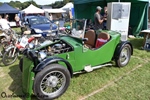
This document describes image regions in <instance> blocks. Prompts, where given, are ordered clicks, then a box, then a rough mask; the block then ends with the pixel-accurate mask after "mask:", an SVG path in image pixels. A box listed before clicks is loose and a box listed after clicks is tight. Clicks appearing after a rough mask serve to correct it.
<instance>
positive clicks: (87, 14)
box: [74, 0, 149, 35]
mask: <svg viewBox="0 0 150 100" xmlns="http://www.w3.org/2000/svg"><path fill="white" fill-rule="evenodd" d="M108 2H118V0H74V9H75V18H87V19H92V20H93V17H94V13H95V11H96V6H101V7H103V8H104V7H105V6H107V3H108ZM120 2H131V11H130V21H129V26H130V27H131V28H132V30H133V32H132V33H133V34H134V35H138V34H139V33H140V31H141V30H143V29H147V25H148V24H147V23H148V7H149V0H120Z"/></svg>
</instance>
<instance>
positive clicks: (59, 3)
mask: <svg viewBox="0 0 150 100" xmlns="http://www.w3.org/2000/svg"><path fill="white" fill-rule="evenodd" d="M68 2H73V0H63V1H56V2H55V3H52V4H48V5H49V6H52V7H53V8H60V7H63V6H64V5H65V4H66V3H68ZM7 3H8V4H9V5H10V6H12V7H14V8H18V9H20V10H22V9H25V8H27V7H28V6H29V5H30V4H33V5H34V6H37V7H40V6H41V5H38V4H36V2H35V1H34V0H29V1H26V2H23V3H22V2H20V1H10V2H7ZM2 4H3V3H2V2H0V5H2Z"/></svg>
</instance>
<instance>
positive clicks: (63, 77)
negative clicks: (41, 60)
mask: <svg viewBox="0 0 150 100" xmlns="http://www.w3.org/2000/svg"><path fill="white" fill-rule="evenodd" d="M69 84H70V73H69V71H68V69H67V68H65V67H63V66H61V65H59V64H51V65H48V66H47V67H45V68H44V69H43V70H42V71H40V72H38V73H37V75H36V76H35V80H34V94H35V95H36V96H37V98H39V99H42V100H52V99H55V98H57V97H59V96H61V95H62V94H63V93H64V92H65V91H66V90H67V88H68V86H69Z"/></svg>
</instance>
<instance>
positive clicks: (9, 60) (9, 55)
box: [2, 48, 19, 66]
mask: <svg viewBox="0 0 150 100" xmlns="http://www.w3.org/2000/svg"><path fill="white" fill-rule="evenodd" d="M14 50H15V48H11V49H9V50H7V51H6V52H5V53H4V55H3V58H2V62H3V64H4V65H5V66H7V65H10V64H13V63H14V62H15V61H16V60H17V57H18V54H19V53H18V52H17V51H15V52H14ZM13 52H14V54H13Z"/></svg>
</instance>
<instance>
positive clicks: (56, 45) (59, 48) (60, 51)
mask: <svg viewBox="0 0 150 100" xmlns="http://www.w3.org/2000/svg"><path fill="white" fill-rule="evenodd" d="M86 22H87V20H72V21H71V23H72V27H73V28H72V30H68V34H67V35H61V36H60V38H59V39H57V40H54V42H53V43H49V44H47V43H45V44H41V46H39V47H38V48H36V49H34V50H25V51H24V56H23V57H22V58H21V60H20V63H19V67H20V69H21V71H22V87H23V91H24V93H25V94H27V96H28V97H27V98H26V99H28V100H30V99H31V98H30V96H31V95H32V94H34V95H35V96H37V98H39V99H42V100H50V99H55V98H58V97H59V96H61V95H62V94H63V93H64V92H65V91H66V90H67V88H68V86H69V83H70V79H71V77H73V75H74V74H78V73H82V72H91V71H93V70H94V69H97V68H101V67H104V66H110V65H112V61H115V62H116V66H118V67H123V66H126V65H127V64H128V62H129V60H130V57H131V55H132V53H133V48H132V45H131V43H130V42H129V41H121V40H120V38H121V35H120V33H118V32H115V31H109V30H105V31H95V30H93V29H89V28H88V26H86V25H87V23H86Z"/></svg>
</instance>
